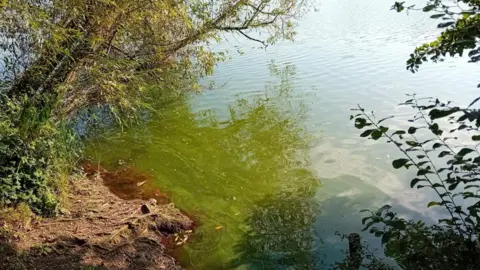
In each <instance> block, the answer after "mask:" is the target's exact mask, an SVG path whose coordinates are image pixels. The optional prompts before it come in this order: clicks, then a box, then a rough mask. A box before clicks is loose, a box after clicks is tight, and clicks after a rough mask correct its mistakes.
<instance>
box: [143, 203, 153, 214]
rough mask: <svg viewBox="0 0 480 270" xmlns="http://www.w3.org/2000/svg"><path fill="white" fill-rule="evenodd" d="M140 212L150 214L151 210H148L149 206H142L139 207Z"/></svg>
mask: <svg viewBox="0 0 480 270" xmlns="http://www.w3.org/2000/svg"><path fill="white" fill-rule="evenodd" d="M140 211H142V214H150V213H152V209H150V206H148V205H147V204H143V205H142V207H140Z"/></svg>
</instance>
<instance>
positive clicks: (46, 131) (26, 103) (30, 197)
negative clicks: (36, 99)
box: [0, 96, 77, 215]
mask: <svg viewBox="0 0 480 270" xmlns="http://www.w3.org/2000/svg"><path fill="white" fill-rule="evenodd" d="M0 98H1V99H0V204H1V205H3V206H13V205H16V204H18V203H20V202H26V203H27V204H28V205H29V206H30V207H31V208H32V210H33V211H34V212H36V213H38V214H43V215H53V214H55V213H56V211H57V208H58V201H59V198H58V195H60V191H61V189H62V186H61V185H62V177H63V176H62V174H64V173H66V172H67V170H68V168H69V166H68V164H72V162H74V159H75V157H76V155H77V152H76V151H75V150H74V149H76V148H75V144H76V140H75V137H74V136H72V134H71V132H69V131H68V128H67V127H66V126H64V125H61V124H57V123H54V120H53V119H51V118H49V117H48V115H50V114H49V112H48V110H49V108H48V106H43V107H42V109H41V110H38V109H35V108H38V106H34V105H33V104H31V103H32V101H31V100H26V99H24V100H21V101H14V100H12V99H9V98H7V97H5V96H2V97H0ZM45 104H47V103H45Z"/></svg>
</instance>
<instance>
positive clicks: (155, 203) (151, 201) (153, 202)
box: [149, 199, 157, 205]
mask: <svg viewBox="0 0 480 270" xmlns="http://www.w3.org/2000/svg"><path fill="white" fill-rule="evenodd" d="M149 202H150V204H151V205H157V200H155V199H150V200H149Z"/></svg>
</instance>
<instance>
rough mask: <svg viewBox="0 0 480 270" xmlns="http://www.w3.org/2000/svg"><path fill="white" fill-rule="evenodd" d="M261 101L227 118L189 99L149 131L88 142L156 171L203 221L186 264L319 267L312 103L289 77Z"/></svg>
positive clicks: (185, 251)
mask: <svg viewBox="0 0 480 270" xmlns="http://www.w3.org/2000/svg"><path fill="white" fill-rule="evenodd" d="M294 71H295V70H294V67H293V66H287V67H285V68H284V69H280V70H277V73H276V75H278V77H277V80H276V81H275V82H274V83H272V84H271V85H269V86H267V87H266V89H265V92H264V93H263V94H262V95H260V96H257V97H254V98H248V99H242V98H240V97H239V98H238V99H237V101H236V102H235V103H233V104H231V105H230V106H229V107H228V111H229V114H228V115H225V116H223V117H220V116H217V115H215V114H214V113H213V112H211V111H203V112H199V113H192V111H191V109H190V107H189V105H188V100H187V98H185V99H183V100H180V101H178V102H176V103H174V104H170V105H169V106H167V107H165V108H163V109H162V110H161V113H160V116H159V117H156V118H154V119H152V120H151V121H150V122H149V123H148V124H147V126H146V127H142V128H138V129H132V130H127V131H124V132H118V133H117V134H116V135H112V136H108V139H103V140H96V141H92V142H90V143H89V145H90V147H89V149H87V152H88V153H89V155H90V156H91V157H92V159H94V160H95V161H96V162H99V163H100V164H102V166H104V167H106V168H113V167H115V166H116V164H118V161H119V160H122V161H125V162H127V163H128V165H129V166H135V167H136V168H137V169H138V170H140V171H144V172H149V173H151V174H152V175H153V179H154V184H155V185H156V186H158V188H159V189H161V190H162V192H165V193H167V195H168V196H169V197H170V198H171V200H172V201H173V202H174V203H175V205H176V206H177V207H180V208H181V209H183V210H184V211H186V212H188V213H189V214H191V215H193V216H194V217H195V218H197V219H198V220H199V223H200V226H199V228H198V229H197V230H196V232H195V235H194V237H193V238H192V239H191V240H190V241H189V243H188V245H186V246H184V247H183V248H182V250H181V252H180V254H179V256H178V257H179V260H180V261H181V263H182V264H183V265H184V266H185V267H187V268H188V267H192V268H197V269H216V268H231V267H240V268H241V267H261V268H264V267H287V266H289V265H295V266H300V265H302V264H307V265H313V264H314V263H315V260H316V257H315V255H314V253H313V252H312V244H313V243H314V242H315V239H314V237H315V236H314V234H313V233H312V229H311V228H312V226H313V224H314V223H315V217H316V215H317V212H318V210H319V205H318V202H317V201H316V200H314V198H313V197H314V195H315V193H316V191H317V189H318V188H319V186H320V181H319V179H318V178H317V177H316V176H315V175H314V173H312V172H311V171H310V170H309V158H308V146H309V142H310V138H309V135H308V133H307V132H306V131H305V128H304V127H303V123H304V119H305V115H306V107H305V106H304V105H303V104H302V103H301V102H298V101H296V100H295V99H294V96H293V94H292V87H291V85H290V81H289V77H290V76H293V75H294Z"/></svg>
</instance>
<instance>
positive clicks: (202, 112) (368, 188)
mask: <svg viewBox="0 0 480 270" xmlns="http://www.w3.org/2000/svg"><path fill="white" fill-rule="evenodd" d="M392 2H393V1H392ZM420 3H423V2H421V1H420ZM391 5H392V3H391V2H390V1H385V0H371V1H360V0H345V1H335V0H322V1H319V2H318V4H317V10H318V11H317V12H315V11H312V12H310V13H308V14H307V15H306V16H305V17H304V18H302V19H301V20H300V22H299V30H298V32H299V34H298V36H297V38H296V41H295V42H294V43H280V44H278V45H276V46H274V47H269V48H267V49H266V50H263V49H258V48H256V47H257V45H258V44H252V43H250V42H248V41H246V40H243V39H241V38H239V37H231V36H230V37H228V41H225V42H223V43H222V44H220V45H218V46H217V48H215V49H217V50H223V49H227V50H229V51H232V52H235V51H236V48H237V47H236V46H240V47H241V48H243V50H244V52H245V54H244V55H237V54H236V53H233V54H232V59H231V60H230V61H227V62H225V63H222V64H219V65H218V67H217V68H216V73H215V76H213V77H212V78H209V80H214V81H215V82H216V84H217V85H219V86H220V85H221V87H219V88H218V89H216V90H212V91H206V92H204V93H203V94H202V95H195V96H188V97H185V98H183V99H180V100H178V101H176V102H175V103H173V104H170V105H169V106H166V107H165V108H163V109H162V111H161V114H160V116H158V117H155V118H154V119H152V121H151V122H149V124H148V126H147V128H145V129H136V130H125V131H118V132H117V133H116V134H115V135H114V136H110V137H109V138H108V139H107V140H98V141H95V142H92V144H91V147H90V149H89V152H90V153H92V156H93V158H95V159H96V160H98V161H100V162H101V163H102V164H104V166H106V167H109V166H110V167H115V166H116V164H118V161H119V160H122V161H125V162H128V163H129V165H133V166H135V167H137V168H138V169H139V170H141V171H144V172H149V173H150V174H151V175H152V176H153V177H154V181H155V184H156V185H157V186H158V187H159V188H160V189H161V190H162V191H163V192H165V193H166V194H167V195H168V196H169V197H170V198H171V200H172V201H173V202H174V203H175V204H176V205H177V206H178V207H180V208H182V209H183V210H185V211H187V212H189V213H191V214H192V215H194V216H195V217H197V218H198V219H199V221H200V227H199V228H198V230H197V231H196V233H195V235H194V237H193V238H192V240H191V241H190V242H189V244H188V245H186V246H184V247H182V249H181V251H180V252H179V258H180V260H181V262H182V264H183V265H184V266H186V267H189V268H192V269H231V268H238V269H292V268H293V269H325V268H329V266H330V265H331V264H332V263H333V262H334V261H336V260H341V259H342V258H343V256H344V255H343V254H342V253H341V250H342V249H345V248H346V243H345V242H342V241H341V238H340V237H339V236H338V235H336V232H339V233H350V232H358V231H360V229H361V228H362V226H361V223H360V220H361V216H360V214H359V210H360V209H363V208H373V207H376V206H380V205H382V204H384V203H390V204H392V205H394V206H395V210H396V211H398V212H400V213H401V214H402V215H404V216H406V217H408V218H423V219H425V220H427V221H428V220H431V219H434V218H436V217H437V216H436V215H437V213H435V212H431V211H429V213H426V212H425V210H426V207H425V205H426V203H427V202H428V201H429V196H430V195H429V194H428V193H426V194H423V193H416V192H417V191H414V190H410V189H409V187H408V179H409V178H408V177H409V175H408V173H406V172H402V171H394V170H393V169H391V167H390V163H391V161H392V159H393V158H394V157H395V156H398V154H396V152H395V151H394V149H391V148H390V147H389V146H388V145H383V144H380V143H373V142H371V141H368V140H365V139H360V138H358V131H357V130H355V129H354V128H352V124H351V123H350V122H349V121H348V116H349V114H350V112H349V109H350V108H352V107H354V106H356V104H357V103H360V104H362V106H364V107H366V108H368V109H371V110H375V111H376V112H377V115H384V116H386V115H389V114H392V113H393V114H396V115H397V116H398V117H397V118H396V119H395V120H393V121H392V122H391V124H392V125H393V126H398V127H402V126H403V125H405V119H406V117H407V116H409V111H408V110H406V109H402V108H398V107H396V104H397V103H399V102H401V101H403V100H404V94H405V93H420V94H422V95H425V96H431V95H433V96H438V97H440V98H446V99H448V100H454V101H455V102H457V103H458V104H466V103H467V102H469V101H470V100H471V99H472V98H474V97H475V96H474V95H475V91H476V85H477V84H478V81H477V79H476V78H475V75H476V73H477V72H478V71H479V68H478V66H476V65H472V64H467V63H466V60H465V59H463V60H462V59H449V60H447V61H446V62H444V63H441V64H436V65H432V64H430V65H428V64H427V65H425V66H424V67H422V69H421V71H420V73H417V74H411V73H409V72H407V71H406V70H405V61H406V59H407V58H408V55H409V54H410V53H411V52H412V50H413V49H414V47H415V46H416V45H419V44H421V43H422V42H424V41H429V40H432V39H433V37H434V36H435V35H436V34H437V33H438V30H437V29H436V28H435V25H436V23H435V22H434V21H433V20H430V19H429V18H428V16H425V15H424V14H422V13H418V14H416V13H413V14H411V15H408V16H407V15H405V14H397V13H394V12H392V11H389V9H390V6H391ZM272 60H273V61H274V62H273V63H272ZM453 90H454V91H455V93H456V95H454V96H453V95H451V93H452V91H453ZM363 239H364V240H366V241H367V242H369V244H370V245H371V246H372V248H380V245H379V242H378V240H377V239H375V238H374V237H372V236H370V235H368V234H363Z"/></svg>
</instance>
